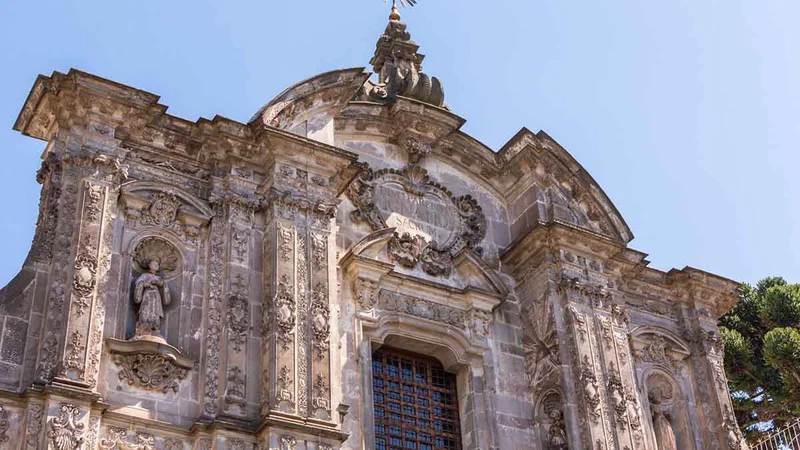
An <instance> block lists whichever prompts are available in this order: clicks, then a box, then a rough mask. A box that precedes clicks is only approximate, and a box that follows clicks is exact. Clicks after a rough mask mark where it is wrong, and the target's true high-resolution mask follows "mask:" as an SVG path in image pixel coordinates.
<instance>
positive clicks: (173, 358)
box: [106, 339, 194, 393]
mask: <svg viewBox="0 0 800 450" xmlns="http://www.w3.org/2000/svg"><path fill="white" fill-rule="evenodd" d="M106 346H107V347H108V351H109V352H110V353H111V357H112V359H113V361H114V364H116V365H117V366H119V367H120V372H119V379H120V380H121V381H122V380H124V381H127V383H128V384H129V385H134V386H137V387H139V388H142V389H145V390H148V391H161V392H163V393H167V392H168V391H170V390H172V391H173V392H178V386H179V383H180V381H181V380H183V379H184V378H186V374H187V372H188V371H189V370H191V369H192V368H193V367H194V361H192V360H191V359H189V358H187V357H185V356H183V355H181V352H180V351H178V349H176V348H175V347H173V346H171V345H169V344H164V343H160V342H153V341H150V340H130V341H121V340H119V339H108V340H106Z"/></svg>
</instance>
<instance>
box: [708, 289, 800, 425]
mask: <svg viewBox="0 0 800 450" xmlns="http://www.w3.org/2000/svg"><path fill="white" fill-rule="evenodd" d="M719 325H720V336H721V337H722V342H723V343H724V344H725V371H726V373H727V375H728V381H729V382H730V388H731V394H732V396H733V404H734V410H735V412H736V418H737V420H738V421H739V425H740V426H741V427H742V431H743V432H744V433H745V435H749V436H752V435H753V434H758V433H762V432H764V431H767V430H769V429H774V428H778V427H781V426H782V425H783V424H785V423H787V422H789V421H792V420H795V419H797V418H798V417H800V285H798V284H788V283H787V282H786V280H784V279H783V278H780V277H769V278H765V279H763V280H761V281H759V282H758V284H756V286H755V287H753V286H750V285H744V286H743V287H742V292H741V298H740V301H739V303H738V304H737V305H736V307H734V308H733V309H732V310H731V311H730V312H729V313H728V314H727V315H725V316H724V317H723V318H722V319H720V322H719Z"/></svg>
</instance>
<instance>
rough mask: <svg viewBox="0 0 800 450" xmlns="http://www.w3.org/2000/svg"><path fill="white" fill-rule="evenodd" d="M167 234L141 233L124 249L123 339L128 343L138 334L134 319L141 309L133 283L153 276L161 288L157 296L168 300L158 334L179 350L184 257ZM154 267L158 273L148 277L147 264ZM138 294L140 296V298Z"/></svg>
mask: <svg viewBox="0 0 800 450" xmlns="http://www.w3.org/2000/svg"><path fill="white" fill-rule="evenodd" d="M170 234H171V233H168V232H161V233H142V234H140V235H138V236H136V237H135V238H134V239H132V240H131V242H130V244H129V248H128V252H127V254H128V258H129V261H128V264H127V267H129V268H130V271H129V278H128V283H129V289H128V292H129V295H128V298H127V302H126V305H127V308H126V309H125V330H124V338H125V339H132V338H134V337H136V336H139V335H141V334H142V332H141V330H137V318H138V316H139V312H140V311H139V310H140V308H141V307H142V306H141V304H140V303H137V301H136V297H137V282H138V281H140V280H141V278H142V277H143V276H150V275H155V277H156V279H158V280H159V282H160V283H162V284H163V286H161V288H160V289H159V294H161V295H162V296H166V298H168V299H169V304H166V305H163V307H162V308H163V315H164V318H163V321H162V323H161V327H160V330H159V331H160V334H161V336H162V337H163V338H164V340H166V342H167V343H169V344H170V345H172V346H174V347H180V323H181V317H180V316H181V302H182V297H183V295H182V294H183V284H184V277H183V274H184V265H185V261H186V257H185V255H184V253H183V252H182V251H181V245H180V241H179V240H178V239H177V237H175V236H170ZM152 261H155V262H157V263H158V270H156V271H155V273H152V274H151V270H150V263H151V262H152ZM141 290H142V289H139V291H140V294H139V295H141Z"/></svg>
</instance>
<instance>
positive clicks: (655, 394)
mask: <svg viewBox="0 0 800 450" xmlns="http://www.w3.org/2000/svg"><path fill="white" fill-rule="evenodd" d="M648 397H650V403H655V404H660V403H661V399H662V398H663V397H664V393H663V392H661V388H660V387H658V386H656V387H654V388H653V389H650V395H649V396H648Z"/></svg>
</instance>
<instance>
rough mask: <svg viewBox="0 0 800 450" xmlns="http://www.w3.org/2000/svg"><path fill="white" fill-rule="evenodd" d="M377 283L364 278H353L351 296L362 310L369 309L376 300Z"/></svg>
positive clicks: (373, 305)
mask: <svg viewBox="0 0 800 450" xmlns="http://www.w3.org/2000/svg"><path fill="white" fill-rule="evenodd" d="M378 290H379V287H378V283H376V282H374V281H370V280H367V279H364V278H356V279H355V280H353V296H354V297H355V298H356V301H357V302H358V305H359V306H360V307H361V309H362V310H364V311H370V310H372V308H374V307H375V304H376V303H377V302H378Z"/></svg>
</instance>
